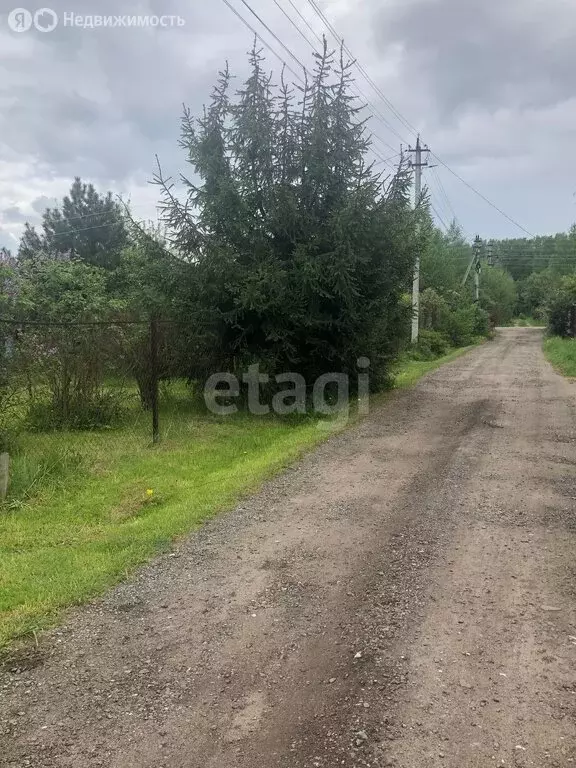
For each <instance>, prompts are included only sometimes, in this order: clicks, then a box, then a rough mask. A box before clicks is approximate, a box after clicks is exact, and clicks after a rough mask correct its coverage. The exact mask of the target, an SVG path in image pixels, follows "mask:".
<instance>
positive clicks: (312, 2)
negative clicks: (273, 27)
mask: <svg viewBox="0 0 576 768" xmlns="http://www.w3.org/2000/svg"><path fill="white" fill-rule="evenodd" d="M308 3H309V5H310V6H311V7H312V9H313V10H314V12H315V13H316V14H317V15H318V16H319V17H320V19H321V20H322V21H323V23H324V24H325V26H326V27H327V28H328V29H329V31H330V32H331V33H332V35H333V36H334V39H335V40H337V41H338V42H342V46H343V49H344V50H345V51H346V53H347V54H348V55H349V56H350V57H351V58H352V59H354V61H355V64H356V66H357V67H358V69H359V70H360V72H361V73H362V74H363V76H364V77H365V79H366V80H367V81H368V82H369V83H370V85H371V86H372V87H373V88H374V90H375V91H376V93H377V94H378V95H379V96H380V98H381V99H382V100H383V101H384V103H385V104H386V106H387V107H388V108H389V109H390V111H391V112H392V113H393V114H394V115H395V116H396V118H397V119H398V120H399V121H400V122H401V123H402V125H404V126H405V127H406V128H407V129H408V130H410V131H411V132H413V133H414V134H416V135H417V134H418V131H417V129H416V128H415V127H414V126H413V125H412V123H410V121H409V120H408V119H407V118H405V117H404V115H403V114H402V113H401V112H400V111H399V110H397V109H396V107H395V106H394V104H392V102H391V101H390V100H389V99H388V98H387V97H386V95H385V94H384V93H383V91H382V89H381V88H380V87H379V86H378V85H377V83H375V82H374V80H373V79H372V77H371V76H370V75H369V74H368V73H367V72H366V70H365V68H364V67H363V66H362V65H361V64H360V62H359V61H358V59H356V58H355V57H354V55H353V54H352V52H351V51H350V49H349V48H348V46H346V45H345V44H344V43H343V41H342V38H341V37H340V35H338V33H337V31H336V30H335V28H334V26H333V25H332V24H331V23H330V21H329V20H328V19H327V18H326V16H325V14H324V13H323V11H322V10H321V8H319V6H318V4H317V2H316V0H308ZM394 132H395V133H396V135H397V136H399V138H400V139H401V140H402V141H405V139H403V138H402V137H401V136H400V134H398V133H397V132H396V131H394ZM433 157H434V158H435V159H436V160H437V161H438V162H439V163H440V164H441V165H443V166H444V167H445V168H446V169H447V170H448V171H450V173H452V174H453V175H454V176H455V177H456V178H457V179H458V180H459V181H461V182H462V184H464V185H465V186H466V187H468V188H469V189H470V190H472V192H474V193H475V194H476V195H478V196H479V197H480V198H481V199H482V200H484V202H485V203H487V204H488V205H490V206H491V207H492V208H494V209H495V210H496V211H498V213H500V214H501V215H502V216H504V218H506V219H507V220H508V221H509V222H510V223H512V224H514V226H516V227H518V228H519V229H520V230H522V231H523V232H525V233H526V234H528V235H530V237H534V235H533V234H532V233H531V232H529V230H527V229H526V228H525V227H523V226H522V225H521V224H519V223H518V222H517V221H516V220H515V219H513V218H512V217H511V216H509V215H508V214H507V213H505V212H504V211H503V210H502V209H501V208H499V207H498V206H497V205H496V204H495V203H493V202H492V201H491V200H489V199H488V198H487V197H486V196H485V195H483V194H482V193H481V192H479V191H478V190H477V189H475V187H473V186H472V184H470V183H469V182H467V181H466V180H465V179H463V178H462V176H460V175H459V174H458V173H456V171H454V170H452V168H450V166H449V165H448V164H447V163H445V162H444V161H443V160H442V159H441V158H440V157H438V155H436V154H433Z"/></svg>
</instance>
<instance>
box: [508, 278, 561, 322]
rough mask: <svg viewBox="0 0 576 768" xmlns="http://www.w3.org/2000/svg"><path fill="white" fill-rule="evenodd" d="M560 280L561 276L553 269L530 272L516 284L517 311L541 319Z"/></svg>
mask: <svg viewBox="0 0 576 768" xmlns="http://www.w3.org/2000/svg"><path fill="white" fill-rule="evenodd" d="M560 282H561V276H560V275H559V274H558V273H557V272H555V271H554V270H553V269H550V268H548V269H545V270H542V271H541V272H532V273H531V274H530V275H528V277H526V278H525V279H524V280H522V281H520V282H519V284H518V310H519V312H520V313H521V314H523V315H527V316H529V317H534V318H537V319H539V320H543V319H544V318H545V317H546V316H547V312H548V308H549V306H550V303H551V302H552V300H553V298H554V295H555V294H556V292H557V291H558V289H559V287H560Z"/></svg>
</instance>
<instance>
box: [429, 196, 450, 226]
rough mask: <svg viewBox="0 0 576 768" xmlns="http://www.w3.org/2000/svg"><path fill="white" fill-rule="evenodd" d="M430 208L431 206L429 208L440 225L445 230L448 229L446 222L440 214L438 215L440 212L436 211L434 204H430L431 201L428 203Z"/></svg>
mask: <svg viewBox="0 0 576 768" xmlns="http://www.w3.org/2000/svg"><path fill="white" fill-rule="evenodd" d="M430 208H431V209H432V211H433V212H434V213H435V214H436V218H437V219H438V220H439V221H440V223H441V224H442V226H443V227H444V229H445V230H446V232H448V229H449V228H448V226H447V225H446V222H445V221H444V219H443V218H442V216H440V214H439V213H438V211H437V210H436V208H434V206H433V205H432V203H430Z"/></svg>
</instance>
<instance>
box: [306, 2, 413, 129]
mask: <svg viewBox="0 0 576 768" xmlns="http://www.w3.org/2000/svg"><path fill="white" fill-rule="evenodd" d="M308 3H309V5H310V6H311V7H312V9H313V10H314V12H315V13H316V15H317V16H319V17H320V19H321V20H322V22H323V23H324V25H325V26H326V27H327V29H328V30H329V31H330V32H331V34H332V36H333V37H334V39H335V40H336V41H337V42H338V43H339V44H342V47H343V49H344V50H345V51H346V53H347V54H348V56H350V58H351V59H352V60H353V61H354V63H355V65H356V67H357V68H358V70H359V71H360V72H361V74H362V75H363V77H364V78H365V79H366V81H367V82H368V83H369V84H370V85H371V86H372V88H373V89H374V90H375V92H376V93H377V94H378V96H380V98H381V99H382V101H383V102H384V103H385V104H386V106H387V107H388V109H389V110H390V111H391V112H392V114H393V115H395V117H396V118H397V119H398V120H399V121H400V123H401V124H402V125H404V126H405V127H406V128H407V129H408V130H409V131H410V132H411V133H413V134H414V135H415V136H417V135H418V130H417V129H416V128H414V126H413V125H412V124H411V123H410V122H409V121H408V120H407V119H406V118H405V117H404V115H402V113H401V112H399V110H397V109H396V107H395V106H394V104H392V102H391V101H390V99H388V97H387V96H386V95H385V94H384V92H383V91H382V89H381V88H380V87H379V86H378V84H377V83H375V82H374V80H373V79H372V77H371V76H370V75H369V74H368V72H367V71H366V69H365V68H364V67H363V66H362V64H360V62H359V60H358V58H357V57H356V56H354V54H353V53H352V51H351V50H350V48H349V47H348V46H347V45H346V44H345V43H344V41H343V39H342V37H341V36H340V35H339V34H338V32H337V31H336V29H335V28H334V26H333V25H332V24H331V22H330V21H329V20H328V19H327V18H326V15H325V14H324V12H323V11H322V9H321V8H320V7H319V6H318V4H317V3H316V1H315V0H308ZM392 130H393V132H394V133H395V134H396V136H397V137H398V138H399V139H400V141H403V142H404V143H406V144H408V143H409V142H407V141H406V139H405V138H403V137H402V136H401V135H400V134H399V133H398V132H397V131H396V130H395V129H392Z"/></svg>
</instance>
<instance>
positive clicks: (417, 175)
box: [408, 136, 430, 344]
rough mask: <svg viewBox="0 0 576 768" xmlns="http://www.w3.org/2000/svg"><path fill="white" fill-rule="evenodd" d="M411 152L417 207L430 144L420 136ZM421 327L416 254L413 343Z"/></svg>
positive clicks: (413, 295) (418, 259)
mask: <svg viewBox="0 0 576 768" xmlns="http://www.w3.org/2000/svg"><path fill="white" fill-rule="evenodd" d="M408 151H409V152H414V161H413V162H411V165H412V168H414V207H415V208H416V207H417V206H418V205H419V203H420V198H421V197H422V168H426V167H428V161H426V162H422V153H423V152H429V151H430V150H429V149H428V146H424V147H423V146H422V145H421V144H420V136H418V138H417V140H416V147H415V149H412V147H408ZM419 328H420V254H419V253H418V254H417V256H416V264H415V266H414V280H413V282H412V336H411V338H412V343H413V344H415V343H416V342H417V341H418V333H419Z"/></svg>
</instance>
